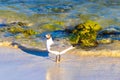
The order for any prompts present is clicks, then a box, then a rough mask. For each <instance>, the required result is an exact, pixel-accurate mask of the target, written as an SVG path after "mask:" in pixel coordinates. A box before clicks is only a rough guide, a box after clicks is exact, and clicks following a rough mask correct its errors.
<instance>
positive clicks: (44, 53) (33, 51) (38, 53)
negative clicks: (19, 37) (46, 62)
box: [12, 43, 48, 57]
mask: <svg viewBox="0 0 120 80" xmlns="http://www.w3.org/2000/svg"><path fill="white" fill-rule="evenodd" d="M12 45H17V46H18V48H20V49H21V50H22V51H24V52H26V53H28V54H32V55H36V56H41V57H48V51H47V50H39V49H34V48H27V47H24V46H22V45H20V44H18V43H12Z"/></svg>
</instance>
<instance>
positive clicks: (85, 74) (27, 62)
mask: <svg viewBox="0 0 120 80" xmlns="http://www.w3.org/2000/svg"><path fill="white" fill-rule="evenodd" d="M114 44H116V43H113V44H108V45H106V46H103V48H101V50H96V51H95V49H94V50H93V49H92V50H89V51H85V50H80V51H79V50H78V49H74V50H71V51H69V52H68V53H66V54H64V55H62V61H61V62H60V63H56V62H55V56H54V55H52V54H49V56H48V55H47V54H48V53H47V51H45V50H44V51H43V50H36V49H29V48H26V49H25V48H24V49H23V48H12V47H8V46H0V80H119V79H120V77H119V75H120V68H119V67H120V58H119V57H117V56H116V57H113V56H109V55H108V56H106V55H102V56H100V55H99V56H98V55H97V56H96V55H94V56H90V55H87V56H86V55H83V53H84V54H87V53H89V54H90V53H91V54H92V55H93V54H95V53H97V51H98V53H100V51H101V52H104V53H106V54H107V53H108V52H111V54H115V53H116V54H119V53H118V52H119V51H118V50H116V49H119V48H118V47H117V46H116V47H117V48H116V49H110V45H112V46H113V45H114ZM107 46H109V49H107V48H108V47H107ZM105 47H106V49H105ZM98 48H99V49H100V47H98ZM96 49H97V48H96ZM78 51H79V54H78V53H77V52H78ZM117 51H118V52H117ZM80 52H81V54H82V55H80ZM43 54H44V55H43Z"/></svg>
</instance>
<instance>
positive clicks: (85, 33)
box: [69, 20, 102, 47]
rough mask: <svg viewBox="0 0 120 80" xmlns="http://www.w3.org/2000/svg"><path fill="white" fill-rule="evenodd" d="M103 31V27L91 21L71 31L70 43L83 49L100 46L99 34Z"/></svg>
mask: <svg viewBox="0 0 120 80" xmlns="http://www.w3.org/2000/svg"><path fill="white" fill-rule="evenodd" d="M101 29H102V27H101V26H100V25H99V24H98V23H97V22H94V21H91V20H89V21H86V22H84V23H81V24H78V25H77V26H75V27H74V28H73V29H72V30H71V34H70V36H69V39H70V43H71V44H72V45H80V46H82V47H95V46H97V45H98V43H97V40H96V38H97V32H98V31H100V30H101Z"/></svg>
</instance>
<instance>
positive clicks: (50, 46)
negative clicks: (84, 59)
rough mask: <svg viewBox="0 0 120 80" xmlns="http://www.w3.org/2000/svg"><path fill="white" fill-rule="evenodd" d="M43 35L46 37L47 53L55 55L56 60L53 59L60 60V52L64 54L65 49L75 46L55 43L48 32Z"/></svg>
mask: <svg viewBox="0 0 120 80" xmlns="http://www.w3.org/2000/svg"><path fill="white" fill-rule="evenodd" d="M45 36H46V38H47V40H46V48H47V50H48V52H49V53H51V54H55V55H56V60H55V61H56V62H60V59H61V55H62V54H65V53H66V52H67V51H69V50H71V49H74V48H75V47H73V46H69V47H68V45H62V44H61V43H60V44H58V43H55V42H54V41H53V39H52V36H51V35H50V34H46V35H45Z"/></svg>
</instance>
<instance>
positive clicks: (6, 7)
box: [0, 0, 120, 42]
mask: <svg viewBox="0 0 120 80" xmlns="http://www.w3.org/2000/svg"><path fill="white" fill-rule="evenodd" d="M119 16H120V1H119V0H102V1H101V0H97V1H96V0H1V1H0V24H1V25H0V27H3V26H4V25H2V24H7V23H12V22H19V21H20V22H26V23H28V24H29V26H30V28H32V29H34V30H36V31H38V32H40V33H42V32H44V33H46V32H50V31H54V30H63V29H65V28H69V27H74V26H75V25H76V24H79V23H81V22H84V21H86V20H94V21H96V22H98V23H99V24H100V25H101V26H102V27H103V28H104V27H108V26H111V25H115V26H118V27H119V26H120V17H119ZM50 25H52V27H51V26H50ZM48 26H50V27H48ZM55 34H56V33H55ZM60 34H61V33H60ZM5 35H7V34H5ZM63 35H64V34H63ZM43 36H44V35H43ZM56 36H57V37H58V36H59V34H58V33H57V35H56ZM56 36H55V37H56ZM4 37H5V38H6V36H4ZM7 37H10V38H11V35H10V36H8V35H7ZM39 37H40V36H37V37H32V41H33V42H37V41H38V42H41V39H38V38H39ZM13 38H14V37H13ZM22 39H24V38H22ZM22 39H21V40H22ZM18 41H20V40H18Z"/></svg>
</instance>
